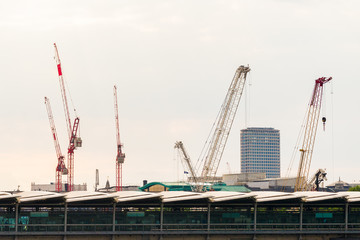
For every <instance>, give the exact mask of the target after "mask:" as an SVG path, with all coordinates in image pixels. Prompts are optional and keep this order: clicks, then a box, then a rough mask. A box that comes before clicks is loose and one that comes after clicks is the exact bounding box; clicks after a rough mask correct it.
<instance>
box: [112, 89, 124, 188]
mask: <svg viewBox="0 0 360 240" xmlns="http://www.w3.org/2000/svg"><path fill="white" fill-rule="evenodd" d="M114 110H115V125H116V144H117V145H116V146H117V153H116V161H115V162H116V163H115V164H116V191H122V164H123V163H124V161H125V153H123V150H122V147H123V145H122V143H121V141H120V130H119V110H118V102H117V88H116V86H114Z"/></svg>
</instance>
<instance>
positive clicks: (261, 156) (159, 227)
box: [0, 44, 360, 239]
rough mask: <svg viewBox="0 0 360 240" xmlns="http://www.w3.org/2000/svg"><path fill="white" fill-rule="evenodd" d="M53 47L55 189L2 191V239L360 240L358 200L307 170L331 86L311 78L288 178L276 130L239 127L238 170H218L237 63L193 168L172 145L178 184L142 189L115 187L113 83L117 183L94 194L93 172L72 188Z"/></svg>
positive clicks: (119, 157)
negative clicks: (59, 124)
mask: <svg viewBox="0 0 360 240" xmlns="http://www.w3.org/2000/svg"><path fill="white" fill-rule="evenodd" d="M54 50H55V60H56V67H57V75H58V80H59V85H60V92H61V99H62V105H63V109H64V114H65V120H66V128H67V135H68V145H67V152H66V154H63V153H62V151H61V147H60V142H59V138H58V134H57V128H56V127H55V119H54V115H53V113H52V108H51V105H50V99H49V98H48V97H45V98H44V100H45V106H46V111H47V115H48V119H49V123H50V133H51V139H52V141H53V145H54V148H55V153H56V158H54V169H55V171H54V172H55V178H54V183H51V184H36V183H31V191H20V190H18V191H13V192H0V229H1V231H0V238H6V237H9V236H15V237H16V238H18V239H38V238H39V237H40V236H45V238H46V237H49V236H52V237H53V238H54V239H63V238H64V239H65V238H71V239H88V237H89V236H90V235H96V237H100V238H103V239H108V238H111V239H118V238H119V239H120V238H124V237H128V238H129V239H130V238H131V237H130V236H134V237H136V238H138V237H142V238H144V237H146V238H147V239H150V238H154V239H157V238H162V237H166V238H172V239H191V238H192V237H200V236H201V237H204V238H209V237H210V236H211V238H214V239H216V238H217V236H219V235H227V236H228V237H229V238H233V237H238V236H241V237H243V238H244V239H255V238H256V239H279V236H281V235H283V234H286V235H287V236H288V237H287V238H286V239H290V238H294V239H298V238H303V239H315V236H316V235H317V234H318V233H323V234H325V235H326V236H325V235H324V236H323V237H325V238H326V239H330V238H331V239H335V238H336V239H340V238H341V237H343V236H350V235H351V236H360V219H359V218H358V217H357V214H358V211H359V209H360V208H359V206H358V205H359V203H360V195H359V194H358V193H355V192H352V193H350V192H339V193H335V192H337V191H335V190H337V188H336V187H335V185H336V184H335V185H334V186H333V188H328V189H326V188H325V187H324V182H325V181H326V180H327V172H326V171H325V170H324V169H325V168H324V169H318V170H317V171H316V172H310V169H311V161H312V155H313V152H314V148H315V140H316V133H317V130H318V128H322V129H323V130H324V131H325V128H326V120H327V119H326V117H325V116H321V111H320V110H321V106H322V97H323V89H324V85H325V84H327V83H328V82H330V81H332V78H331V77H320V78H318V79H315V82H314V88H313V92H312V94H311V98H310V101H309V104H308V106H307V111H306V114H305V118H304V123H303V125H302V126H301V131H300V134H299V137H298V140H297V143H296V146H295V148H294V154H293V159H292V160H291V164H293V163H294V162H297V161H298V167H297V171H296V172H297V175H296V176H290V172H288V173H287V175H286V176H285V177H282V178H281V177H280V145H279V144H280V133H279V130H277V129H274V128H248V129H244V130H242V132H241V134H242V135H241V139H242V140H241V141H242V145H241V148H242V149H241V150H242V155H241V161H242V163H241V164H242V165H241V172H240V173H236V172H232V171H231V168H230V165H229V163H228V162H227V163H226V164H227V166H228V169H229V172H228V173H227V174H223V175H222V176H219V174H218V169H219V166H220V164H225V163H224V162H222V161H221V160H222V156H223V153H224V151H225V149H226V145H227V140H228V137H229V135H230V132H231V129H232V126H233V123H234V119H235V116H236V113H237V110H238V107H239V103H240V101H241V99H242V95H243V92H244V89H245V86H246V80H247V77H248V74H249V72H250V71H251V69H250V67H249V66H244V65H241V66H239V67H238V68H237V69H236V71H235V74H234V77H233V79H232V80H231V83H230V86H229V88H228V91H227V93H226V96H225V100H224V102H223V103H222V105H221V109H220V111H219V114H218V115H217V118H216V119H215V122H214V124H213V126H212V129H211V131H210V133H209V135H208V139H206V141H205V145H204V147H203V150H202V151H201V155H200V157H199V158H198V160H197V162H194V161H193V159H192V158H191V157H190V154H189V153H188V152H187V150H186V148H185V144H184V143H183V141H181V140H179V141H176V142H175V143H174V149H175V151H176V152H177V156H178V157H179V158H180V161H181V164H182V170H183V172H184V175H185V176H186V179H185V181H177V182H163V181H162V179H159V181H158V182H149V183H148V182H147V181H146V180H144V181H143V185H142V186H123V169H124V168H126V165H124V164H126V162H125V157H126V155H125V152H124V149H123V143H122V139H121V138H120V123H119V122H120V121H119V118H120V117H119V106H118V94H117V87H116V85H114V86H113V108H114V120H115V126H114V132H115V136H116V149H115V151H114V152H115V154H114V160H113V169H114V179H115V181H114V182H115V185H114V186H111V185H110V183H109V179H108V181H107V183H106V185H105V187H104V188H101V187H100V188H99V171H98V170H96V176H95V191H88V190H89V189H88V187H87V184H86V183H83V184H76V181H78V180H76V178H75V176H76V169H75V164H74V163H75V159H76V158H75V152H76V150H77V149H78V148H80V147H82V138H81V137H80V131H79V129H80V117H79V116H77V113H76V110H75V108H74V117H72V115H71V114H70V112H71V111H70V107H69V103H68V99H69V96H68V95H67V94H68V93H67V91H68V90H67V87H66V86H67V84H66V83H65V80H64V77H63V70H62V65H61V61H60V55H59V51H58V48H57V45H56V44H54ZM70 98H71V97H70ZM319 126H320V127H319ZM124 127H125V126H124ZM256 149H257V150H256ZM259 149H260V150H259ZM296 153H299V154H296ZM252 156H255V157H256V158H252ZM295 158H297V159H295ZM290 168H291V167H289V169H290ZM128 174H129V173H128ZM75 180H76V181H75ZM49 181H50V182H51V181H52V180H49ZM339 181H340V180H339ZM343 190H344V189H343ZM180 235H181V237H180ZM321 239H324V238H321Z"/></svg>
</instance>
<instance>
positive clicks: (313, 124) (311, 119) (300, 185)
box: [294, 77, 332, 191]
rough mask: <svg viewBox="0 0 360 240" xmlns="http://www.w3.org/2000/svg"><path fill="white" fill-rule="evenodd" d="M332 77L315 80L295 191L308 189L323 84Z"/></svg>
mask: <svg viewBox="0 0 360 240" xmlns="http://www.w3.org/2000/svg"><path fill="white" fill-rule="evenodd" d="M331 79H332V78H331V77H329V78H325V77H322V78H318V79H316V80H315V87H314V91H313V93H312V96H311V99H310V103H309V106H308V110H307V113H306V117H305V119H306V123H305V124H306V125H305V129H304V137H303V143H302V147H301V149H300V162H299V168H298V172H297V177H296V184H295V188H294V191H305V190H306V189H307V185H308V183H307V181H308V175H309V170H310V164H311V158H312V154H313V149H314V144H315V137H316V130H317V126H318V121H319V116H320V109H321V102H322V95H323V86H324V84H325V83H327V82H329V81H330V80H331Z"/></svg>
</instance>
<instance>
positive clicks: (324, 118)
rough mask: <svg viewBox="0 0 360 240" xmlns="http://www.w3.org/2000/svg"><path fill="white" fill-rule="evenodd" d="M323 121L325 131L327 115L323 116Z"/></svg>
mask: <svg viewBox="0 0 360 240" xmlns="http://www.w3.org/2000/svg"><path fill="white" fill-rule="evenodd" d="M322 122H323V129H324V131H325V123H326V117H323V118H322Z"/></svg>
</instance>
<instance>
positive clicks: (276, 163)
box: [240, 128, 280, 178]
mask: <svg viewBox="0 0 360 240" xmlns="http://www.w3.org/2000/svg"><path fill="white" fill-rule="evenodd" d="M240 138H241V140H240V147H241V172H242V173H256V172H264V173H266V177H267V178H279V177H280V131H279V130H277V129H274V128H246V129H242V130H241V133H240Z"/></svg>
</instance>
